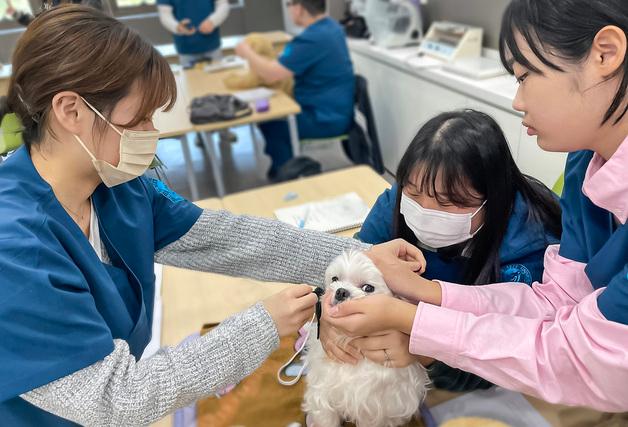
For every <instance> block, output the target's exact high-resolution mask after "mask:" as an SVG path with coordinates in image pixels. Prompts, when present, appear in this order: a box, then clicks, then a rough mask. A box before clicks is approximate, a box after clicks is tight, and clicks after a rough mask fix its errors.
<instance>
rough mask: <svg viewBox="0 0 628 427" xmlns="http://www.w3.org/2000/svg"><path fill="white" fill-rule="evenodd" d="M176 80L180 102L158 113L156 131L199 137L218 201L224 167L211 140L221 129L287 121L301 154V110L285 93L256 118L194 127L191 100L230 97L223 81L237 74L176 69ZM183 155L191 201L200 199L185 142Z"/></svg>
mask: <svg viewBox="0 0 628 427" xmlns="http://www.w3.org/2000/svg"><path fill="white" fill-rule="evenodd" d="M173 68H174V73H175V77H176V80H177V102H176V103H175V105H174V107H173V108H172V110H170V111H169V112H167V113H165V112H162V111H160V112H157V113H156V114H155V117H154V123H155V127H156V128H157V129H159V132H160V137H161V138H168V137H173V136H177V137H179V136H183V135H191V136H195V135H200V137H201V140H202V142H203V146H204V148H205V149H206V150H207V153H208V156H209V159H210V161H211V163H212V172H213V175H214V181H215V182H216V189H217V193H218V196H219V197H222V196H223V195H224V194H225V190H224V182H223V177H222V171H221V164H220V162H219V161H218V152H217V150H216V146H215V144H214V141H213V140H212V138H211V132H215V131H219V130H222V129H229V128H232V127H236V126H242V125H253V124H255V123H260V122H265V121H269V120H276V119H283V118H287V119H288V126H289V129H290V140H291V142H292V148H293V152H294V153H295V155H298V153H299V135H298V130H297V122H296V115H297V114H298V113H300V112H301V107H299V104H297V103H296V101H295V100H294V99H292V98H291V97H290V96H288V95H286V94H285V93H283V92H276V94H275V95H274V96H273V97H271V99H270V109H269V110H268V111H267V112H264V113H258V112H255V111H254V112H253V114H251V115H249V116H246V117H243V118H241V119H238V120H228V121H223V122H214V123H207V124H204V125H193V124H192V123H191V122H190V112H189V105H190V104H191V102H192V99H193V98H195V97H198V96H203V95H208V94H229V93H233V91H232V90H229V89H227V87H226V86H225V84H224V82H223V79H224V78H225V77H226V76H227V75H229V74H230V73H232V72H233V71H234V70H224V71H218V72H213V73H207V72H205V71H203V69H202V68H199V67H197V68H193V69H189V70H183V69H181V67H178V66H173ZM251 134H252V136H253V142H254V143H256V141H255V132H251ZM182 148H183V155H184V158H185V163H186V167H187V172H188V182H189V185H190V190H191V193H192V199H194V200H196V199H197V198H198V187H197V185H196V180H195V178H194V171H193V169H192V160H191V155H190V152H189V147H188V145H187V143H186V141H184V140H182Z"/></svg>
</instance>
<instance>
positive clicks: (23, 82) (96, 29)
mask: <svg viewBox="0 0 628 427" xmlns="http://www.w3.org/2000/svg"><path fill="white" fill-rule="evenodd" d="M12 62H13V73H12V75H11V80H10V82H9V92H8V96H7V100H6V102H7V105H6V107H7V110H8V111H10V112H14V113H16V114H17V116H18V117H19V118H20V119H21V121H22V124H23V126H24V133H23V137H24V138H23V139H24V142H25V144H26V145H27V146H28V147H29V148H30V147H31V146H32V145H34V144H38V143H40V142H41V141H42V137H43V136H44V131H50V129H49V122H48V114H49V112H50V110H51V107H52V99H53V97H54V96H55V95H56V94H57V93H59V92H62V91H73V92H76V93H78V94H79V95H81V96H83V97H84V98H85V99H86V100H87V101H88V102H89V103H90V104H92V105H93V106H94V107H95V108H97V109H98V110H99V111H100V112H101V113H102V114H103V115H104V116H105V117H107V118H109V116H110V114H111V112H112V110H113V109H114V107H115V106H116V104H117V103H118V102H119V101H120V100H121V99H122V98H124V97H125V96H127V95H128V94H129V93H130V91H131V89H132V88H133V87H134V85H137V87H138V88H139V90H140V92H141V94H142V100H141V104H140V105H141V107H140V108H139V110H138V111H137V113H136V114H135V117H134V118H133V119H132V120H131V121H130V122H129V123H126V124H121V125H122V126H124V127H134V126H136V125H138V124H139V123H141V122H142V121H144V120H146V119H150V118H151V117H152V115H153V113H154V112H155V111H156V110H157V109H159V108H161V107H164V109H165V110H166V111H167V110H169V109H170V108H172V106H173V105H174V103H175V101H176V96H177V89H176V81H175V78H174V76H173V74H172V71H171V70H170V66H169V65H168V63H167V61H166V60H165V59H164V58H163V57H162V56H161V55H160V54H159V53H158V52H157V50H155V48H153V46H152V45H151V44H149V43H148V42H147V41H145V40H144V39H143V38H142V37H141V36H140V35H139V34H137V33H136V32H135V31H133V30H131V29H130V28H128V27H127V26H125V25H124V24H122V23H121V22H119V21H117V20H116V19H114V18H112V17H110V16H107V15H105V14H104V13H102V12H100V11H98V10H96V9H94V8H91V7H86V6H80V5H62V6H59V7H55V8H53V9H50V10H48V11H45V12H43V13H42V14H40V15H39V16H38V17H37V18H36V19H35V20H34V21H33V22H32V23H31V24H30V25H29V27H28V29H27V30H26V31H25V32H24V34H23V35H22V37H20V39H19V40H18V42H17V45H16V47H15V51H14V53H13V61H12ZM97 123H98V124H99V126H106V124H104V123H103V122H102V120H101V121H97Z"/></svg>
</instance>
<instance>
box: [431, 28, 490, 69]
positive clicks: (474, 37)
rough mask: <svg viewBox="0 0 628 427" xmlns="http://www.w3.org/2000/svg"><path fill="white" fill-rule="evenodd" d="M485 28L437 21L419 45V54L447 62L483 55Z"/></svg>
mask: <svg viewBox="0 0 628 427" xmlns="http://www.w3.org/2000/svg"><path fill="white" fill-rule="evenodd" d="M483 33H484V30H482V28H479V27H470V26H468V25H464V24H457V23H455V22H448V21H436V22H434V23H433V24H432V25H431V26H430V29H429V31H428V32H427V34H426V35H425V37H424V38H423V40H421V45H420V46H419V54H420V55H421V54H423V55H429V56H432V57H435V58H438V59H441V60H444V61H446V62H452V61H456V60H458V59H461V58H479V57H480V56H482V35H483Z"/></svg>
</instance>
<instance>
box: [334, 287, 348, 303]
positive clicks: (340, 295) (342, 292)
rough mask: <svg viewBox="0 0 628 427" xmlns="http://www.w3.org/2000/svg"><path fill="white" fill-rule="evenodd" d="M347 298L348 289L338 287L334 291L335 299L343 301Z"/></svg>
mask: <svg viewBox="0 0 628 427" xmlns="http://www.w3.org/2000/svg"><path fill="white" fill-rule="evenodd" d="M347 298H349V291H348V290H346V289H345V288H340V289H338V290H337V291H336V301H338V302H340V301H344V300H346V299H347Z"/></svg>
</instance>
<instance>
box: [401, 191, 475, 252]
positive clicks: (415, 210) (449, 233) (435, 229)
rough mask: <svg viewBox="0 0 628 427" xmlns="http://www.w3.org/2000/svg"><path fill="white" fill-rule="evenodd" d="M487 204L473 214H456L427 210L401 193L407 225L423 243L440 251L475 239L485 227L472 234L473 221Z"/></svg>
mask: <svg viewBox="0 0 628 427" xmlns="http://www.w3.org/2000/svg"><path fill="white" fill-rule="evenodd" d="M485 204H486V201H485V202H484V203H482V206H480V207H479V208H478V209H477V210H476V211H475V212H473V213H465V214H454V213H449V212H443V211H438V210H434V209H426V208H424V207H423V206H421V205H420V204H418V203H417V202H416V201H414V200H412V199H411V198H410V197H408V196H406V195H405V194H404V193H401V204H400V211H401V214H402V215H403V218H404V220H405V222H406V224H407V225H408V227H409V228H410V230H412V232H413V233H414V235H415V236H416V238H417V239H419V241H420V242H421V243H423V244H424V245H427V246H429V247H430V248H434V249H440V248H444V247H447V246H451V245H455V244H457V243H461V242H465V241H467V240H469V239H471V238H473V236H475V235H476V234H477V232H478V231H480V228H482V226H483V225H482V226H480V228H478V229H477V230H476V231H475V232H474V233H472V232H471V221H472V220H473V217H474V216H475V215H477V213H478V212H480V210H482V208H483V207H484V205H485Z"/></svg>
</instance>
